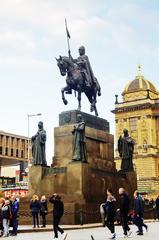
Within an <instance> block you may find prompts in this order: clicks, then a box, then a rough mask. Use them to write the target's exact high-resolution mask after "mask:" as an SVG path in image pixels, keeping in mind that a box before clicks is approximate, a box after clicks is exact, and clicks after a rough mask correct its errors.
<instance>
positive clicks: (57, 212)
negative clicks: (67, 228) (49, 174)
mask: <svg viewBox="0 0 159 240" xmlns="http://www.w3.org/2000/svg"><path fill="white" fill-rule="evenodd" d="M49 201H50V202H51V203H52V204H53V205H54V209H53V227H54V238H58V231H59V232H60V233H61V234H62V235H63V237H64V239H66V234H64V230H63V229H62V228H61V227H59V223H60V220H61V217H62V216H63V213H64V204H63V201H62V199H61V197H60V196H59V195H58V194H56V193H54V194H53V195H52V197H50V199H49Z"/></svg>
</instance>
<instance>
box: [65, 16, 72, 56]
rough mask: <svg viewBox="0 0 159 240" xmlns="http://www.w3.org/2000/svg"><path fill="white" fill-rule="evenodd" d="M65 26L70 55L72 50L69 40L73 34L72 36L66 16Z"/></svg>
mask: <svg viewBox="0 0 159 240" xmlns="http://www.w3.org/2000/svg"><path fill="white" fill-rule="evenodd" d="M65 28H66V37H67V46H68V55H69V56H70V54H71V50H70V41H69V39H70V38H71V36H70V33H69V31H68V28H67V20H66V18H65Z"/></svg>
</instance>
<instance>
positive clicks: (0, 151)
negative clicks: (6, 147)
mask: <svg viewBox="0 0 159 240" xmlns="http://www.w3.org/2000/svg"><path fill="white" fill-rule="evenodd" d="M0 155H2V146H1V147H0Z"/></svg>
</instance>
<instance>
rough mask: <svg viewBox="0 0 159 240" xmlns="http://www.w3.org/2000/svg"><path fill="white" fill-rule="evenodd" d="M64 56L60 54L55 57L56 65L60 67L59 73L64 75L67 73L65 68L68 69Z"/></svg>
mask: <svg viewBox="0 0 159 240" xmlns="http://www.w3.org/2000/svg"><path fill="white" fill-rule="evenodd" d="M65 58H66V57H62V56H60V57H59V58H56V61H57V66H58V67H59V69H60V73H61V75H62V76H65V75H66V73H67V69H68V63H67V61H65Z"/></svg>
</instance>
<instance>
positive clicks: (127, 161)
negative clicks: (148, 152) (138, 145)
mask: <svg viewBox="0 0 159 240" xmlns="http://www.w3.org/2000/svg"><path fill="white" fill-rule="evenodd" d="M123 133H124V136H123V137H122V136H120V137H119V139H118V152H119V156H120V157H121V160H122V161H121V170H122V171H125V172H126V171H133V170H134V168H133V161H132V159H133V152H134V144H135V142H134V140H133V139H132V138H131V137H130V136H129V134H128V130H127V129H124V130H123Z"/></svg>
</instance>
